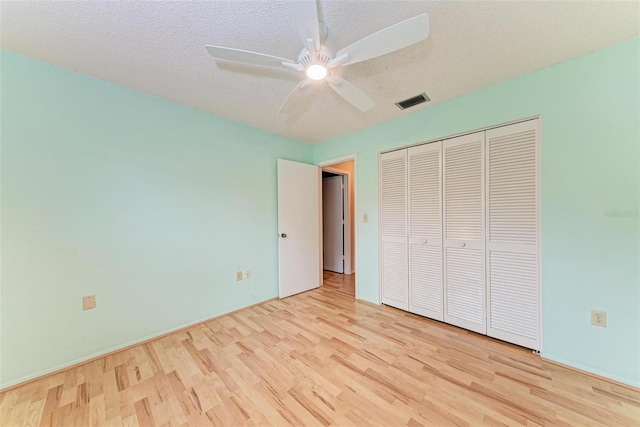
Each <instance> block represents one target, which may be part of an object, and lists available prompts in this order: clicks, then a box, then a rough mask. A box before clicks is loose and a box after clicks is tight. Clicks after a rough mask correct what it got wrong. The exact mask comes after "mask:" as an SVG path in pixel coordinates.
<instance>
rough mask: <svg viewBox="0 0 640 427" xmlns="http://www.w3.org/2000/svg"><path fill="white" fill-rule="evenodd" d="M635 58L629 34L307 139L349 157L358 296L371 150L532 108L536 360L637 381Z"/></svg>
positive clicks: (637, 47) (364, 261) (369, 208)
mask: <svg viewBox="0 0 640 427" xmlns="http://www.w3.org/2000/svg"><path fill="white" fill-rule="evenodd" d="M639 62H640V39H634V40H631V41H628V42H625V43H621V44H618V45H616V46H613V47H610V48H607V49H604V50H601V51H598V52H595V53H592V54H589V55H586V56H583V57H580V58H577V59H574V60H571V61H568V62H565V63H562V64H558V65H556V66H553V67H550V68H546V69H543V70H540V71H537V72H534V73H531V74H528V75H525V76H522V77H519V78H516V79H513V80H510V81H507V82H504V83H501V84H498V85H495V86H492V87H489V88H485V89H482V90H479V91H477V92H474V93H471V94H468V95H465V96H462V97H459V98H456V99H453V100H450V101H448V102H444V103H442V104H439V105H434V106H433V107H427V108H426V109H424V110H421V111H417V112H415V113H412V114H407V115H405V116H402V117H400V118H397V119H394V120H391V121H389V122H386V123H383V124H380V125H377V126H374V127H371V128H368V129H365V130H362V131H358V132H355V133H352V134H349V135H346V136H343V137H340V138H336V139H333V140H330V141H327V142H324V143H322V144H319V145H316V146H314V157H315V160H316V161H318V162H320V161H324V160H328V159H332V158H337V157H340V156H343V155H346V154H351V153H357V172H356V174H357V178H356V181H357V201H356V204H357V208H358V212H359V214H360V218H359V219H358V250H359V252H358V263H359V264H358V265H359V268H358V274H359V277H358V282H359V297H360V298H362V299H365V300H368V301H372V302H375V303H378V302H379V298H378V207H377V204H378V153H379V152H380V151H383V150H388V149H392V148H395V147H401V146H404V145H408V144H413V143H417V142H421V141H426V140H432V139H435V138H439V137H444V136H448V135H451V134H455V133H458V132H463V131H467V130H472V129H477V128H480V127H485V126H490V125H495V124H499V123H503V122H506V121H510V120H515V119H519V118H524V117H529V116H533V115H537V114H541V115H542V177H541V178H542V206H541V215H542V216H541V223H542V316H543V339H544V343H543V344H544V351H543V356H544V357H546V358H549V359H553V360H556V361H560V362H563V363H566V364H569V365H573V366H576V367H579V368H582V369H585V370H589V371H592V372H595V373H598V374H602V375H605V376H608V377H611V378H614V379H617V380H620V381H624V382H626V383H630V384H635V385H640V218H638V211H639V210H640V172H639V171H640V106H639V104H640V66H639ZM433 85H437V82H433ZM425 89H426V90H427V93H428V92H429V87H426V88H425ZM390 101H392V100H390ZM607 211H613V214H609V216H608V214H607ZM616 211H618V212H617V213H616ZM363 213H368V214H369V222H368V223H366V224H365V223H363V222H362V214H363ZM611 215H613V216H611ZM615 215H619V216H615ZM591 309H599V310H605V311H606V312H607V323H608V324H607V328H605V329H603V328H599V327H595V326H591V325H590V318H589V313H590V310H591Z"/></svg>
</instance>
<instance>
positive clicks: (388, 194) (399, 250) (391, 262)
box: [379, 149, 409, 310]
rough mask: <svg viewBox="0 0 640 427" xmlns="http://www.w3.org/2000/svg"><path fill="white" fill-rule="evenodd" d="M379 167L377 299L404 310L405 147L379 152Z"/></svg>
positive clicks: (406, 297)
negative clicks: (379, 282)
mask: <svg viewBox="0 0 640 427" xmlns="http://www.w3.org/2000/svg"><path fill="white" fill-rule="evenodd" d="M379 170H380V237H381V239H380V253H381V260H380V280H381V285H382V286H381V288H382V295H381V300H382V303H383V304H387V305H390V306H392V307H396V308H400V309H402V310H408V309H409V282H408V271H407V150H406V149H404V150H399V151H394V152H391V153H385V154H382V155H380V169H379Z"/></svg>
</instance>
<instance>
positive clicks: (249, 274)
mask: <svg viewBox="0 0 640 427" xmlns="http://www.w3.org/2000/svg"><path fill="white" fill-rule="evenodd" d="M244 278H245V279H251V270H250V269H248V268H247V269H246V270H245V271H244Z"/></svg>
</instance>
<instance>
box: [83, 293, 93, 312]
mask: <svg viewBox="0 0 640 427" xmlns="http://www.w3.org/2000/svg"><path fill="white" fill-rule="evenodd" d="M94 308H96V296H95V295H88V296H86V297H82V309H83V310H93V309H94Z"/></svg>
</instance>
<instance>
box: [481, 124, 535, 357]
mask: <svg viewBox="0 0 640 427" xmlns="http://www.w3.org/2000/svg"><path fill="white" fill-rule="evenodd" d="M486 138H487V147H486V151H487V154H486V164H487V168H486V169H487V172H486V182H487V204H486V206H487V219H486V223H487V228H486V237H487V260H486V266H487V282H488V283H487V293H488V295H487V297H488V304H487V308H488V325H487V335H489V336H492V337H495V338H498V339H502V340H505V341H509V342H512V343H515V344H519V345H522V346H525V347H528V348H532V349H536V350H539V349H540V324H539V319H540V305H539V304H540V295H539V292H540V290H539V289H540V288H539V277H538V275H539V268H538V266H539V259H538V245H539V238H538V219H539V218H538V215H539V212H538V206H539V203H538V194H539V192H538V185H539V183H538V179H537V177H538V162H539V155H538V147H539V144H538V139H539V127H538V120H532V121H528V122H523V123H517V124H514V125H509V126H504V127H500V128H497V129H492V130H488V131H487V133H486Z"/></svg>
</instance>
